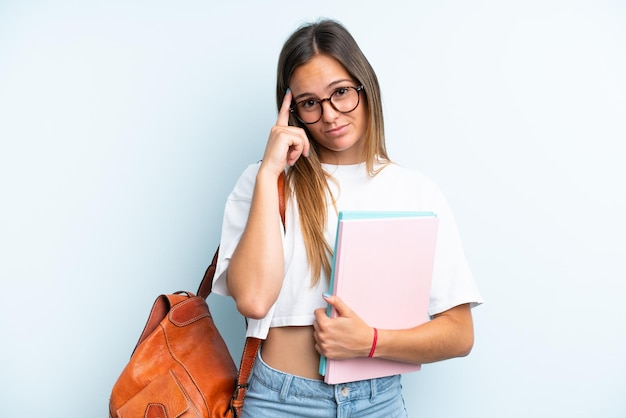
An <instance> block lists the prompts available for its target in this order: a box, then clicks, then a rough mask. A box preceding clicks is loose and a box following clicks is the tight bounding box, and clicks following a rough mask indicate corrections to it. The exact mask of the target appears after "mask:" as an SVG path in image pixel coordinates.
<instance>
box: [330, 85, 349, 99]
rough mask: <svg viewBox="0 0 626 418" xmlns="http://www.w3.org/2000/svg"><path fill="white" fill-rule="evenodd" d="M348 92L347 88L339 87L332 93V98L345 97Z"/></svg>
mask: <svg viewBox="0 0 626 418" xmlns="http://www.w3.org/2000/svg"><path fill="white" fill-rule="evenodd" d="M349 91H350V88H349V87H340V88H338V89H337V90H335V92H334V93H333V96H335V97H337V98H340V97H341V96H345V95H346V94H348V93H349Z"/></svg>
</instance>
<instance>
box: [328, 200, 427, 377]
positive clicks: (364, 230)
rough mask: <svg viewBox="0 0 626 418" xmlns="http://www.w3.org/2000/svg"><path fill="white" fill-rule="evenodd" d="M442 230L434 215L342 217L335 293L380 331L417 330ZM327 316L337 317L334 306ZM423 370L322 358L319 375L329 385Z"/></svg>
mask: <svg viewBox="0 0 626 418" xmlns="http://www.w3.org/2000/svg"><path fill="white" fill-rule="evenodd" d="M438 226H439V223H438V219H437V217H436V216H435V214H434V213H432V212H340V213H339V222H338V226H337V240H336V243H335V256H334V259H333V267H332V271H331V280H330V291H331V293H333V294H335V295H337V296H339V297H340V298H342V299H343V300H344V301H345V302H346V303H347V304H348V306H350V307H351V308H352V310H354V311H355V312H356V313H357V314H358V315H359V316H360V317H361V318H362V319H363V320H364V321H365V322H366V323H368V324H369V325H371V326H373V327H376V328H379V329H405V328H412V327H415V326H417V325H420V324H422V323H424V322H426V321H427V320H428V302H429V295H430V284H431V279H432V272H433V261H434V256H435V247H436V242H437V229H438ZM328 314H329V316H330V317H336V316H337V313H336V312H335V311H334V310H333V309H331V308H330V306H329V312H328ZM420 368H421V365H419V364H411V363H403V362H398V361H391V360H386V359H379V358H368V357H363V358H355V359H348V360H331V359H326V358H325V357H323V356H322V358H321V360H320V374H321V375H324V381H325V382H326V383H329V384H336V383H344V382H351V381H357V380H364V379H371V378H375V377H383V376H391V375H395V374H402V373H408V372H414V371H418V370H420Z"/></svg>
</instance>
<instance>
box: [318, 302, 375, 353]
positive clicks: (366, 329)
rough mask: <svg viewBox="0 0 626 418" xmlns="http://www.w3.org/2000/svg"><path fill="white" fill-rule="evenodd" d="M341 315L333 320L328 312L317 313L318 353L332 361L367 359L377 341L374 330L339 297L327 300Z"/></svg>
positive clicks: (320, 311) (319, 311) (321, 310)
mask: <svg viewBox="0 0 626 418" xmlns="http://www.w3.org/2000/svg"><path fill="white" fill-rule="evenodd" d="M325 300H326V302H328V304H329V305H331V306H332V307H333V308H335V310H336V311H337V313H338V316H337V317H336V318H329V317H328V316H327V315H326V309H325V308H320V309H316V310H315V322H313V328H314V329H315V332H314V333H313V336H314V338H315V349H316V350H317V351H318V352H319V353H320V354H321V355H324V356H326V357H327V358H329V359H335V360H339V359H348V358H354V357H367V355H368V354H369V352H370V350H371V348H372V340H373V338H374V329H373V328H372V327H370V326H369V325H367V324H366V323H365V322H364V321H363V320H362V319H361V318H360V317H359V316H358V315H357V314H356V313H355V312H354V311H353V310H352V309H350V307H349V306H348V305H346V304H345V303H344V302H343V301H342V300H341V299H340V298H339V297H337V296H329V297H327V298H325Z"/></svg>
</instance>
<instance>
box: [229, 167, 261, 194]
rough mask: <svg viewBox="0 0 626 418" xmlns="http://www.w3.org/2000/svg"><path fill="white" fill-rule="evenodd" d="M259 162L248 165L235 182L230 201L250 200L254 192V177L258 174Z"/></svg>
mask: <svg viewBox="0 0 626 418" xmlns="http://www.w3.org/2000/svg"><path fill="white" fill-rule="evenodd" d="M260 166H261V162H260V161H259V162H256V163H254V164H250V165H248V166H247V167H246V168H245V169H244V170H243V172H242V173H241V175H240V176H239V179H238V180H237V183H236V184H235V188H234V189H233V191H232V193H231V194H230V199H231V200H250V199H252V192H253V191H254V183H255V182H256V175H257V173H258V172H259V167H260Z"/></svg>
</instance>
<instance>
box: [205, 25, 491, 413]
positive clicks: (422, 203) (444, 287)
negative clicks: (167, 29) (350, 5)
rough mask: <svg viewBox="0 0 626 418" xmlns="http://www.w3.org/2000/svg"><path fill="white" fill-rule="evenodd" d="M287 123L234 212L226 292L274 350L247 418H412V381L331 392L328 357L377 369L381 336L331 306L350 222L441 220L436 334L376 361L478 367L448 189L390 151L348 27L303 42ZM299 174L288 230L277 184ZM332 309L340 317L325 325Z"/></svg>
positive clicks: (261, 368) (282, 92) (413, 333)
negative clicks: (472, 362) (376, 216)
mask: <svg viewBox="0 0 626 418" xmlns="http://www.w3.org/2000/svg"><path fill="white" fill-rule="evenodd" d="M276 95H277V104H278V108H279V114H278V120H277V121H276V125H275V126H274V127H272V129H271V131H270V134H269V139H268V141H267V147H266V149H265V154H264V156H263V160H262V161H261V162H260V163H257V164H253V165H250V166H249V167H248V168H247V169H246V170H245V171H244V172H243V174H242V175H241V177H240V179H239V181H238V182H237V184H236V186H235V188H234V190H233V192H232V193H231V195H230V196H229V198H228V201H227V203H226V209H225V214H224V224H223V229H222V239H221V244H220V259H219V261H218V266H217V271H216V274H215V279H214V285H213V291H214V292H216V293H219V294H224V295H230V296H232V297H233V298H234V300H235V302H236V305H237V309H238V310H239V311H240V312H241V313H242V314H243V315H244V316H246V317H248V318H250V321H249V324H248V329H247V334H248V336H254V337H257V338H261V339H264V340H265V341H264V343H263V345H262V349H261V352H260V354H259V357H258V358H257V361H256V362H255V366H254V370H253V373H252V376H251V379H250V387H249V390H248V393H247V395H246V400H245V403H244V408H243V415H244V416H245V417H254V418H258V417H273V418H276V417H283V416H285V417H287V416H289V417H307V418H311V417H329V416H347V414H351V415H350V416H358V417H370V416H371V417H383V416H384V417H386V418H388V417H405V416H406V411H405V408H404V402H403V399H402V394H401V384H400V377H399V376H393V377H386V378H380V379H372V380H367V381H359V382H352V383H348V384H341V385H327V384H325V383H324V382H323V381H322V377H321V376H320V375H319V374H318V366H319V359H320V355H324V356H326V357H327V358H330V359H347V358H354V357H367V356H368V355H369V353H370V351H371V349H372V341H373V338H374V329H373V328H372V327H371V326H369V325H368V324H366V323H365V322H364V321H363V320H362V319H361V318H359V316H358V315H356V314H355V313H354V312H353V311H352V310H351V309H350V307H349V306H347V305H346V304H345V303H343V301H341V300H340V299H339V298H338V297H336V296H328V295H327V294H326V292H327V291H328V277H329V273H330V260H331V259H332V248H333V247H334V239H335V230H336V227H337V214H338V211H340V210H397V211H399V210H418V211H424V210H426V211H433V212H435V213H437V216H438V218H439V233H438V242H437V250H436V258H435V267H434V274H433V283H432V288H431V295H430V307H429V314H430V315H431V320H430V321H429V322H427V323H425V324H423V325H421V326H418V327H416V328H412V329H404V330H382V329H381V330H378V333H377V344H376V349H375V352H374V356H375V357H382V358H387V359H394V360H399V361H404V362H413V363H429V362H435V361H440V360H444V359H448V358H452V357H458V356H465V355H467V354H468V353H469V352H470V350H471V348H472V345H473V339H474V335H473V326H472V315H471V311H470V309H471V307H473V306H476V305H478V304H480V303H481V302H482V300H481V297H480V295H479V293H478V291H477V289H476V286H475V284H474V280H473V278H472V275H471V273H470V270H469V268H468V265H467V262H466V260H465V256H464V253H463V249H462V246H461V242H460V239H459V235H458V233H457V229H456V226H455V222H454V219H453V217H452V214H451V212H450V210H449V208H448V205H447V203H446V200H445V198H444V197H443V196H442V194H441V193H440V191H439V189H438V188H437V187H436V186H435V185H434V184H433V183H432V182H430V181H429V180H428V179H427V178H425V177H424V176H422V175H420V174H419V173H416V172H413V171H410V170H407V169H405V168H402V167H400V166H398V165H396V164H393V163H392V162H391V161H390V160H389V158H388V156H387V151H386V149H385V137H384V129H383V114H382V107H381V96H380V90H379V85H378V80H377V78H376V75H375V73H374V70H373V69H372V67H371V66H370V64H369V62H368V61H367V59H366V58H365V56H364V55H363V53H362V52H361V50H360V49H359V47H358V45H357V44H356V42H355V41H354V39H353V38H352V36H351V35H350V34H349V33H348V31H347V30H346V29H345V28H344V27H343V26H341V25H340V24H338V23H336V22H334V21H328V20H325V21H320V22H317V23H314V24H310V25H306V26H303V27H302V28H300V29H298V30H297V31H296V32H295V33H294V34H293V35H292V36H291V37H290V38H289V39H288V40H287V42H286V43H285V45H284V46H283V49H282V52H281V54H280V58H279V62H278V79H277V85H276ZM282 172H285V173H286V184H287V187H286V195H287V196H286V198H287V207H286V219H285V227H284V229H283V225H282V223H281V219H280V217H279V203H278V197H277V186H276V185H277V179H278V177H279V175H280V174H281V173H282ZM327 304H330V305H332V306H334V307H335V308H336V309H337V311H338V312H339V313H340V316H339V317H338V318H335V319H330V318H328V317H327V316H326V313H325V307H326V306H327Z"/></svg>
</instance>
